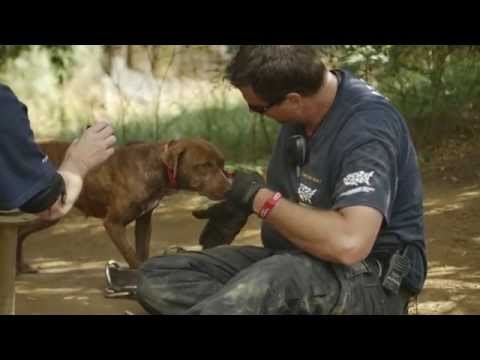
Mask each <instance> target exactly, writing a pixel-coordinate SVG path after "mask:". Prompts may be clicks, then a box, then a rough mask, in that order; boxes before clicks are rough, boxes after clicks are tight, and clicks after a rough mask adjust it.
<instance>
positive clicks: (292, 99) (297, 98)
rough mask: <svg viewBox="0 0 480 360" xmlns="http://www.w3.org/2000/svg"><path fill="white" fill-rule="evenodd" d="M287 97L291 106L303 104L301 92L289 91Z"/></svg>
mask: <svg viewBox="0 0 480 360" xmlns="http://www.w3.org/2000/svg"><path fill="white" fill-rule="evenodd" d="M285 98H286V100H287V101H288V103H289V104H290V105H291V106H294V107H299V106H300V105H301V104H302V95H300V94H299V93H296V92H291V93H288V94H287V96H285Z"/></svg>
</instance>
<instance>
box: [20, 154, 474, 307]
mask: <svg viewBox="0 0 480 360" xmlns="http://www.w3.org/2000/svg"><path fill="white" fill-rule="evenodd" d="M476 154H478V151H475V149H473V150H472V149H465V152H464V153H462V154H460V155H458V154H454V153H451V154H449V155H447V156H443V157H439V160H438V161H436V162H435V163H434V164H431V165H429V168H428V169H427V170H424V189H425V190H424V191H425V222H426V233H427V239H428V256H429V275H428V279H427V282H426V288H425V290H424V291H423V293H422V294H421V295H420V296H419V298H418V305H417V306H415V305H414V306H413V307H412V308H411V312H412V313H418V314H480V222H479V221H478V216H479V214H480V157H478V156H476ZM477 158H478V159H477ZM205 203H206V199H205V198H202V197H199V196H195V195H192V194H189V193H180V194H178V195H174V196H172V197H170V198H168V199H165V200H164V201H163V203H162V204H161V206H160V207H159V208H158V209H157V210H156V211H155V213H154V222H153V236H152V250H151V253H152V254H153V255H154V254H157V253H159V252H161V251H162V250H163V249H164V248H166V247H167V246H172V245H181V246H182V245H183V246H185V245H196V239H197V237H198V234H199V233H200V230H201V228H202V226H203V224H204V222H203V221H200V220H197V219H195V218H193V216H192V215H191V213H190V212H191V210H193V209H195V208H197V207H199V206H202V205H204V204H205ZM259 224H260V223H259V221H258V220H257V219H256V218H255V217H253V216H252V217H251V219H250V221H249V223H248V225H247V226H246V227H245V228H244V230H243V231H242V232H241V234H240V235H239V236H238V237H237V239H236V240H235V244H237V245H241V244H257V245H258V244H260V240H259ZM129 236H130V239H133V228H132V227H130V228H129ZM25 244H26V245H25V257H26V260H27V261H28V262H30V264H32V265H33V266H35V267H37V268H38V269H39V270H40V272H39V273H38V274H31V275H30V274H28V275H20V276H18V277H17V282H16V290H17V301H16V310H17V314H79V315H80V314H124V313H125V312H126V311H129V312H132V313H135V314H143V313H144V311H143V310H142V309H141V307H140V306H139V305H138V304H137V303H136V302H135V301H132V300H128V299H106V298H104V296H103V290H104V286H105V278H104V266H105V263H106V261H108V260H109V259H115V260H118V261H122V259H121V257H120V256H119V254H118V252H117V250H116V249H115V247H114V246H113V243H112V242H111V241H110V240H109V238H108V236H107V234H106V233H105V231H104V229H103V226H102V223H101V221H100V220H97V219H92V218H88V219H86V218H85V217H83V216H82V215H81V214H79V213H76V212H73V213H72V214H71V215H69V216H68V217H67V218H66V219H64V220H63V221H62V222H61V223H60V224H59V225H57V226H55V227H53V228H51V229H48V230H45V231H43V232H39V233H36V234H33V235H32V236H31V237H30V238H29V239H28V240H27V241H26V243H25Z"/></svg>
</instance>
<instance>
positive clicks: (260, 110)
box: [248, 97, 285, 114]
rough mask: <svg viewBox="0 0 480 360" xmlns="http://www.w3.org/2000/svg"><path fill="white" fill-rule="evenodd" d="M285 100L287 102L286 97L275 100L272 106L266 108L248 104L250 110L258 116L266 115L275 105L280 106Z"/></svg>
mask: <svg viewBox="0 0 480 360" xmlns="http://www.w3.org/2000/svg"><path fill="white" fill-rule="evenodd" d="M283 100H285V97H281V98H280V99H278V100H275V101H273V102H271V103H270V104H268V105H265V106H258V105H251V104H248V110H250V111H251V112H255V113H257V114H265V113H266V112H267V111H268V110H270V109H271V108H272V107H274V106H275V105H278V104H280V103H282V102H283Z"/></svg>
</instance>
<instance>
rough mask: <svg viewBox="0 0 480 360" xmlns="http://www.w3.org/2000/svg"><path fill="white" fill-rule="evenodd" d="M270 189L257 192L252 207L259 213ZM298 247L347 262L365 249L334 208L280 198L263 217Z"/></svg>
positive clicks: (270, 193)
mask: <svg viewBox="0 0 480 360" xmlns="http://www.w3.org/2000/svg"><path fill="white" fill-rule="evenodd" d="M273 194H274V193H273V192H272V191H270V190H267V189H262V190H260V191H259V193H258V194H257V196H256V198H255V202H254V210H255V212H256V213H258V212H259V210H260V208H261V207H262V206H263V204H264V203H265V201H267V200H268V199H269V198H270V197H271V196H273ZM265 221H267V222H268V223H270V224H271V225H273V227H274V228H275V229H276V230H277V231H279V232H280V233H281V234H282V235H283V236H284V237H285V238H287V239H288V240H289V241H291V242H292V243H294V244H295V245H296V246H297V247H299V248H300V249H302V250H304V251H306V252H308V253H309V254H311V255H313V256H315V257H318V258H320V259H323V260H326V261H330V262H336V263H344V264H350V263H354V262H357V261H359V260H361V258H362V257H364V253H365V251H364V248H363V247H362V246H361V242H360V241H359V240H358V238H357V236H356V234H355V233H354V231H353V230H352V229H351V228H350V227H351V226H350V224H349V223H348V221H347V220H346V219H345V218H344V216H343V215H342V214H341V213H339V212H337V211H326V210H320V209H313V208H307V207H303V206H300V205H297V204H294V203H292V202H290V201H288V200H285V199H282V200H280V202H279V203H278V204H277V206H276V207H275V208H274V209H273V210H272V211H271V212H270V214H269V215H268V217H267V219H266V220H265Z"/></svg>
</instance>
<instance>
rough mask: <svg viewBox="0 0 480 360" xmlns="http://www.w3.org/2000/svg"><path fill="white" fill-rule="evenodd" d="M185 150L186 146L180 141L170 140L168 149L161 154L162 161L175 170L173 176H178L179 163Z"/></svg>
mask: <svg viewBox="0 0 480 360" xmlns="http://www.w3.org/2000/svg"><path fill="white" fill-rule="evenodd" d="M184 152H185V146H184V144H182V143H181V142H180V141H176V140H171V141H169V142H168V145H167V149H166V151H164V152H163V153H162V154H161V155H160V156H161V158H162V161H163V162H164V163H165V164H166V165H167V166H168V167H169V168H170V169H172V171H173V177H174V178H175V179H176V178H177V173H178V164H179V162H180V157H181V156H182V154H183V153H184Z"/></svg>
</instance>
